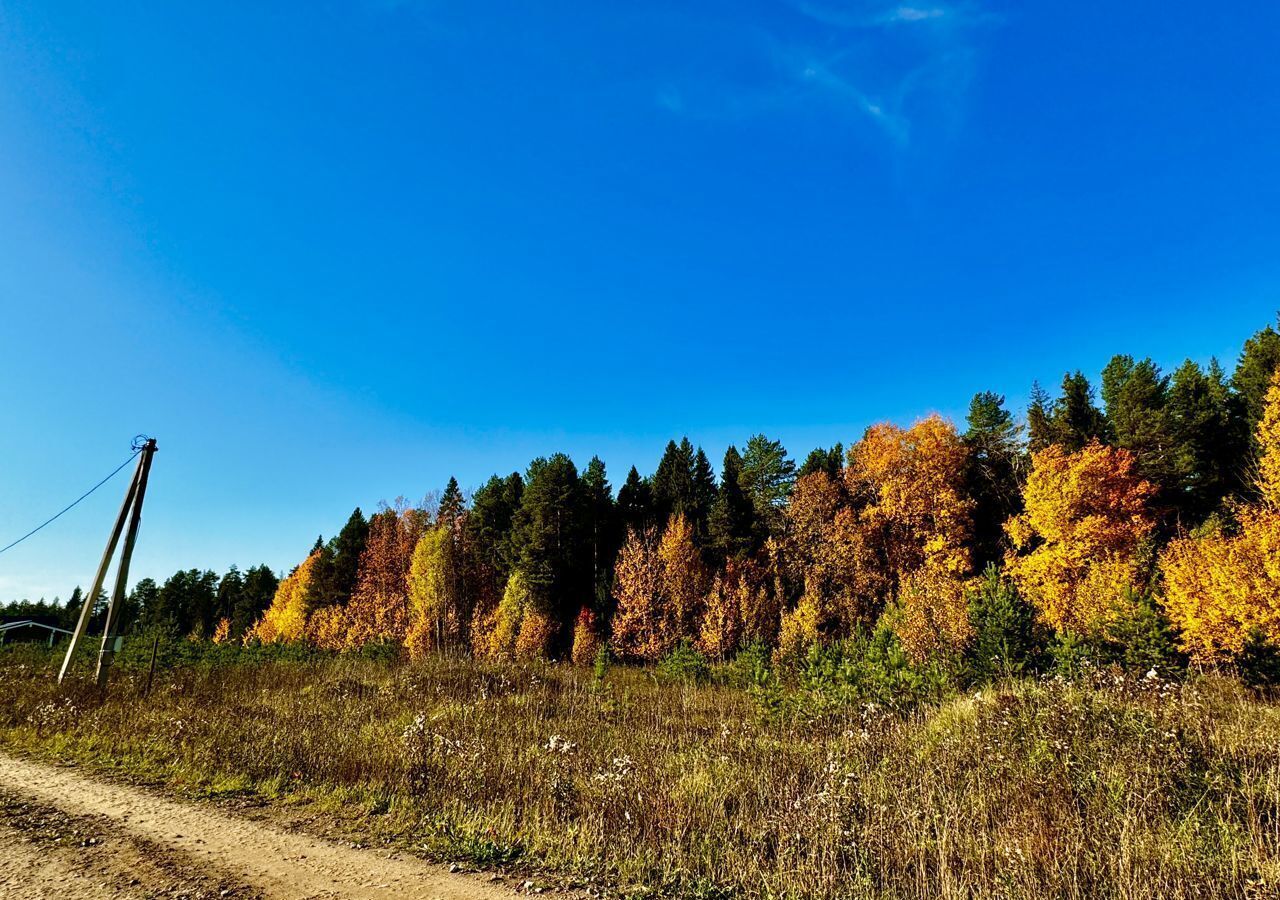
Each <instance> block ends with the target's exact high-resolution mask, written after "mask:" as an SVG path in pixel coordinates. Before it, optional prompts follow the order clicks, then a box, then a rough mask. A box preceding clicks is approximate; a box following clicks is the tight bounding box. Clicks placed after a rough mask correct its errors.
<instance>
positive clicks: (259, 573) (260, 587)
mask: <svg viewBox="0 0 1280 900" xmlns="http://www.w3.org/2000/svg"><path fill="white" fill-rule="evenodd" d="M153 586H154V582H153ZM279 586H280V580H279V579H278V578H276V574H275V573H274V572H272V571H271V569H270V568H269V567H267V566H265V565H260V566H254V567H253V568H252V569H249V570H248V571H246V572H245V573H244V584H243V586H242V587H241V589H240V597H239V599H238V600H237V601H236V604H235V606H234V607H233V608H232V611H231V627H230V636H231V637H232V638H239V637H240V636H241V635H243V634H244V633H245V632H246V631H247V630H248V629H249V628H251V627H252V626H253V623H254V622H256V621H258V619H259V618H261V616H262V614H263V613H264V612H266V610H267V607H268V606H270V605H271V599H272V598H273V597H274V596H275V593H276V590H277V589H278V588H279ZM139 587H141V582H140V583H139ZM146 606H147V601H146V600H145V599H144V600H143V609H146Z"/></svg>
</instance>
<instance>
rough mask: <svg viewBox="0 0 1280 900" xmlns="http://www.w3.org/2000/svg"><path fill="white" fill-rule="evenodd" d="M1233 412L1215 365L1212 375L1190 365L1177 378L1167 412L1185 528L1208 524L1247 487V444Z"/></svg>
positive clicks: (1211, 367) (1214, 363) (1223, 379)
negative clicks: (1226, 502) (1227, 501)
mask: <svg viewBox="0 0 1280 900" xmlns="http://www.w3.org/2000/svg"><path fill="white" fill-rule="evenodd" d="M1231 406H1232V396H1231V390H1230V388H1229V387H1228V385H1227V379H1226V374H1225V373H1224V372H1223V371H1222V366H1220V365H1219V364H1218V361H1217V360H1216V359H1215V360H1213V361H1212V362H1210V364H1209V368H1208V370H1205V369H1202V368H1200V366H1199V365H1197V364H1196V363H1194V362H1192V361H1191V360H1187V361H1186V362H1184V363H1183V364H1182V365H1181V366H1179V367H1178V369H1177V371H1175V372H1174V373H1173V380H1172V382H1171V383H1170V386H1169V400H1168V404H1167V407H1166V410H1167V416H1168V427H1169V434H1170V438H1171V441H1172V454H1171V469H1172V471H1173V475H1174V479H1175V485H1176V495H1177V500H1176V504H1175V505H1176V508H1177V510H1178V512H1179V516H1180V519H1181V524H1182V525H1183V527H1186V528H1191V527H1194V526H1195V525H1198V524H1199V523H1200V522H1202V521H1204V519H1205V518H1206V517H1207V516H1208V515H1209V514H1210V513H1212V512H1213V511H1214V510H1215V509H1217V508H1218V506H1219V505H1220V504H1221V503H1222V501H1223V499H1224V498H1226V497H1227V496H1228V495H1229V494H1230V493H1232V492H1233V491H1236V490H1239V488H1240V487H1241V485H1242V484H1243V482H1244V474H1245V473H1244V468H1243V463H1244V456H1245V451H1244V442H1243V440H1242V435H1240V434H1239V432H1238V431H1237V429H1236V427H1235V422H1234V419H1233V416H1232V409H1231Z"/></svg>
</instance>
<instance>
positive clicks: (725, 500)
mask: <svg viewBox="0 0 1280 900" xmlns="http://www.w3.org/2000/svg"><path fill="white" fill-rule="evenodd" d="M741 473H742V456H741V454H739V453H738V448H737V447H735V446H733V445H732V444H730V445H729V449H728V450H726V451H725V452H724V465H723V466H722V467H721V470H720V490H719V492H718V493H717V495H716V499H715V503H714V504H713V505H712V507H711V516H710V519H709V521H708V525H707V531H708V546H709V547H710V549H711V552H712V557H713V559H715V560H716V561H717V562H723V561H724V560H727V559H741V558H744V557H746V556H747V555H748V554H750V553H751V552H752V550H754V549H755V546H756V537H757V529H756V522H755V506H754V505H753V504H752V502H751V498H750V497H748V496H747V495H746V492H745V491H743V489H742V482H741V477H742V474H741Z"/></svg>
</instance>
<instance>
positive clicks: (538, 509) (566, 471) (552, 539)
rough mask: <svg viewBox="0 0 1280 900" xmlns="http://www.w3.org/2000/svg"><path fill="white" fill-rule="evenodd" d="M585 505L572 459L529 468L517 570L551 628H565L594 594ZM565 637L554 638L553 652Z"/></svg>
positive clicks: (558, 457) (560, 457)
mask: <svg viewBox="0 0 1280 900" xmlns="http://www.w3.org/2000/svg"><path fill="white" fill-rule="evenodd" d="M585 506H586V497H585V495H584V491H583V487H582V480H581V479H580V478H579V477H578V470H577V467H575V466H574V464H573V461H572V460H571V459H569V457H568V456H566V455H565V454H563V453H557V454H555V455H553V456H551V457H549V458H546V459H543V458H539V459H536V460H534V461H533V462H532V463H530V465H529V471H528V473H527V475H526V478H525V489H524V495H523V497H522V499H521V503H520V509H519V511H518V512H517V513H516V517H515V523H514V526H513V530H514V535H515V539H516V542H517V546H518V551H519V566H518V568H519V570H520V571H521V572H522V573H523V575H524V577H525V580H526V582H527V584H528V587H529V590H530V593H531V596H532V607H531V609H532V611H533V612H535V613H538V614H539V615H540V616H545V617H547V618H548V620H549V621H550V622H553V623H557V624H564V625H567V624H568V623H569V622H570V621H571V619H572V616H573V615H574V614H576V613H577V611H578V607H579V605H580V604H581V602H582V598H583V597H584V596H589V592H590V589H591V583H590V582H591V568H590V560H589V558H588V554H587V553H586V552H585V550H584V548H585V546H586V540H585V535H584V534H583V519H584V516H583V510H584V508H585ZM567 638H568V636H567V635H565V634H560V633H556V634H552V635H550V636H549V640H550V644H551V647H552V649H553V650H554V649H556V648H558V647H559V645H560V644H561V643H562V642H564V643H567Z"/></svg>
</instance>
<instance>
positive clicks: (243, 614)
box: [231, 565, 280, 639]
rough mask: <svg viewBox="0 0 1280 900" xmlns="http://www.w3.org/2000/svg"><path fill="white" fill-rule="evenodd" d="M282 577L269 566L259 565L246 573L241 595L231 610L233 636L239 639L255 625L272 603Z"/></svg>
mask: <svg viewBox="0 0 1280 900" xmlns="http://www.w3.org/2000/svg"><path fill="white" fill-rule="evenodd" d="M279 586H280V579H278V578H277V577H276V573H275V572H272V571H271V569H270V568H269V567H268V566H265V565H259V566H254V567H253V568H251V569H249V570H247V571H246V572H245V573H244V584H243V586H242V587H241V589H240V597H239V599H238V600H237V601H236V604H235V606H234V607H233V609H232V611H231V637H232V638H233V639H239V638H240V637H242V636H243V635H244V633H245V632H246V631H247V630H249V629H250V628H252V627H253V624H254V623H255V622H257V621H258V619H260V618H261V617H262V614H263V613H264V612H266V611H267V607H269V606H270V605H271V600H272V598H274V597H275V595H276V588H278V587H279Z"/></svg>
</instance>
